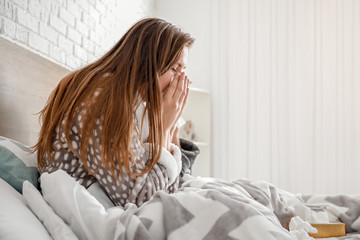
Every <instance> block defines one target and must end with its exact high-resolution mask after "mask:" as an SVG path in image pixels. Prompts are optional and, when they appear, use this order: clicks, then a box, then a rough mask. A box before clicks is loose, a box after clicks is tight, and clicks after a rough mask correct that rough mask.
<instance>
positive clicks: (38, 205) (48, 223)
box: [22, 181, 78, 240]
mask: <svg viewBox="0 0 360 240" xmlns="http://www.w3.org/2000/svg"><path fill="white" fill-rule="evenodd" d="M22 189H23V196H24V198H25V200H26V202H27V204H28V206H29V207H30V209H31V210H32V211H33V213H34V214H35V215H36V216H37V217H38V218H39V220H40V221H41V222H42V223H43V224H44V226H45V227H46V229H47V230H48V232H49V233H50V235H51V237H52V238H53V239H55V240H57V239H63V240H75V239H78V238H77V237H76V236H75V234H74V233H73V231H72V230H71V228H70V227H69V226H68V225H66V224H65V223H64V221H63V220H62V219H61V218H60V217H59V216H58V215H56V214H55V213H54V210H53V209H52V208H51V207H50V206H49V205H48V204H47V203H46V202H45V200H44V199H43V198H42V196H41V194H40V192H39V191H38V190H37V189H36V188H35V187H34V186H33V185H32V184H31V183H30V182H28V181H25V182H24V184H23V188H22Z"/></svg>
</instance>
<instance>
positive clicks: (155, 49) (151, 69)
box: [34, 18, 194, 176]
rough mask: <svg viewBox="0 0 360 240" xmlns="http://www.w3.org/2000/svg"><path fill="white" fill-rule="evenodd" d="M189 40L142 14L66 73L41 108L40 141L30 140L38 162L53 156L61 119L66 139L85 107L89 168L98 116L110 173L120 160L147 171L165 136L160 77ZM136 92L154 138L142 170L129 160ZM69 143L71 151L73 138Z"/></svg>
mask: <svg viewBox="0 0 360 240" xmlns="http://www.w3.org/2000/svg"><path fill="white" fill-rule="evenodd" d="M193 41H194V39H193V38H191V37H190V35H189V34H187V33H184V32H183V31H182V30H181V29H180V28H179V27H177V26H175V25H172V24H170V23H168V22H166V21H164V20H162V19H158V18H147V19H143V20H141V21H139V22H137V23H136V24H135V25H134V26H133V27H131V28H130V29H129V30H128V31H127V32H126V34H125V35H124V36H123V37H122V38H121V39H120V40H119V41H118V42H117V43H116V45H115V46H114V47H113V48H112V49H111V50H110V51H108V52H107V53H106V54H105V55H104V56H103V57H101V58H100V59H99V60H97V61H95V62H94V63H91V64H89V65H87V66H85V67H83V68H81V69H79V70H77V71H74V72H72V73H70V74H69V75H67V76H66V77H64V78H63V79H62V80H61V81H60V83H59V84H58V86H57V87H56V88H55V90H54V91H53V92H52V93H51V95H50V97H49V99H48V102H47V104H46V105H45V107H44V109H42V110H41V112H40V118H41V119H42V121H43V124H42V127H41V131H40V136H39V140H38V143H37V144H36V145H35V146H34V151H37V160H38V165H39V167H43V166H44V165H45V164H46V162H45V156H48V157H50V159H54V152H53V149H54V146H53V142H52V141H53V138H54V136H55V134H56V129H59V130H60V129H61V127H62V124H63V121H65V129H64V130H65V137H66V141H67V142H71V141H70V137H69V133H70V131H71V127H72V124H73V121H74V118H75V115H76V114H77V113H78V111H79V109H82V108H84V109H85V111H83V113H82V118H81V123H82V126H86V127H83V128H82V129H81V136H82V137H81V141H80V158H81V160H82V162H83V163H84V165H85V167H86V168H87V170H88V171H89V173H91V171H90V169H89V167H88V165H87V151H88V145H89V141H90V137H91V135H92V133H93V130H94V128H95V126H96V121H97V120H98V119H99V118H101V126H102V135H101V136H100V142H101V163H102V164H103V166H104V167H107V168H108V169H110V170H111V171H112V173H113V174H117V173H116V171H115V167H116V165H118V166H119V168H120V174H121V173H122V166H124V167H125V169H126V171H127V172H128V173H129V174H130V175H131V176H136V175H141V174H144V173H146V172H149V171H150V170H151V169H152V167H153V166H154V165H155V164H156V163H157V162H158V160H159V158H160V154H161V146H162V141H163V139H162V131H163V127H162V119H161V104H162V95H161V90H160V86H159V83H158V78H159V76H161V75H162V74H163V73H165V72H166V71H167V70H168V69H169V68H170V67H171V66H172V65H174V64H175V63H176V62H177V61H178V59H179V58H180V56H181V52H182V49H183V48H184V47H185V46H190V45H191V44H192V43H193ZM95 93H98V94H97V95H96V94H95ZM94 95H96V100H94ZM139 97H141V99H142V100H143V101H145V102H146V109H145V110H146V112H147V114H148V119H149V138H148V141H149V142H152V143H156V144H152V149H151V150H150V157H151V159H152V160H151V162H148V164H147V166H146V168H145V169H144V171H142V172H141V173H140V174H135V173H133V172H132V171H131V168H130V166H131V162H135V160H134V157H133V155H132V152H131V151H130V143H131V136H132V132H133V127H134V116H133V110H134V108H136V107H137V104H138V101H137V100H138V98H139ZM83 104H84V105H83ZM60 134H61V131H58V138H59V139H60ZM140 136H141V134H140ZM68 146H69V148H70V150H71V151H73V152H74V149H73V148H72V144H68Z"/></svg>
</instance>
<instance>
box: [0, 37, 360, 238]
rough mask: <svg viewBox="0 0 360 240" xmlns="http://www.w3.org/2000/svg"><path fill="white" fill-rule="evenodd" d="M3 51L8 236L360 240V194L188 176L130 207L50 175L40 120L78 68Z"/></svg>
mask: <svg viewBox="0 0 360 240" xmlns="http://www.w3.org/2000/svg"><path fill="white" fill-rule="evenodd" d="M0 54H1V56H2V57H1V58H0V81H1V82H0V175H1V176H0V177H1V178H0V192H1V193H0V239H2V240H6V239H184V238H187V239H246V240H251V239H254V240H257V239H261V240H263V239H269V240H270V239H277V240H278V239H299V240H300V239H311V238H310V236H309V235H308V233H307V232H308V231H312V230H314V229H312V228H311V226H310V225H309V224H308V223H307V222H306V221H308V222H313V223H314V222H321V221H323V222H325V221H327V222H338V221H341V222H344V223H345V224H346V231H347V233H348V235H347V236H346V237H342V238H340V237H336V238H331V239H360V234H357V233H356V232H358V231H360V195H338V196H324V195H312V196H302V195H301V194H292V193H289V192H286V191H283V190H281V189H278V188H277V187H276V186H273V185H272V184H271V183H268V182H264V181H258V180H249V179H238V180H236V181H232V182H230V181H224V180H221V179H214V178H201V177H196V178H195V177H192V176H191V175H186V176H185V178H184V183H183V185H182V187H181V189H180V191H179V192H177V193H175V194H166V193H165V192H162V191H159V192H157V193H156V194H155V195H154V196H153V198H152V199H151V200H150V201H149V202H147V203H146V204H143V205H142V206H141V207H137V206H136V205H134V204H127V205H126V206H125V207H124V208H122V207H114V205H113V204H112V202H111V201H110V200H109V198H107V196H106V194H105V193H104V191H103V190H102V188H101V186H100V185H98V184H93V185H92V186H91V187H90V188H89V189H85V188H83V187H82V186H81V185H79V184H78V183H77V182H76V181H75V180H74V179H73V178H71V177H70V176H69V175H67V174H66V173H65V172H62V171H56V172H54V173H52V174H43V175H41V177H40V176H39V174H38V171H37V167H36V155H35V153H32V152H31V150H30V149H29V147H28V146H31V145H33V144H34V143H35V142H36V138H37V134H38V131H39V122H38V116H37V115H35V113H37V112H38V111H39V110H40V109H41V108H42V107H43V105H44V104H45V102H46V99H47V97H48V95H49V94H50V92H51V91H52V89H53V88H54V87H55V86H56V84H57V82H58V81H59V80H60V79H61V78H62V77H63V76H65V75H66V74H67V73H68V72H69V71H68V70H67V69H64V68H62V67H60V66H58V65H56V64H54V63H52V62H50V61H48V60H46V59H44V58H42V57H40V56H38V55H36V54H33V53H31V52H30V51H28V50H25V49H23V48H22V47H20V46H17V45H15V44H13V43H11V42H9V41H7V40H5V39H2V38H0ZM195 164H196V163H195ZM39 179H40V180H41V181H40V183H41V184H40V183H39ZM299 216H300V218H299ZM304 220H306V221H304ZM289 228H290V230H291V231H289V230H288V229H289Z"/></svg>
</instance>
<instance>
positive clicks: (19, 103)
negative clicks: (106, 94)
mask: <svg viewBox="0 0 360 240" xmlns="http://www.w3.org/2000/svg"><path fill="white" fill-rule="evenodd" d="M69 72H70V71H69V70H68V69H66V68H64V67H61V66H59V65H57V64H55V63H53V62H51V61H49V60H47V59H45V58H43V57H41V56H39V55H37V54H35V53H33V52H31V51H29V50H27V49H25V48H23V47H21V46H18V45H16V44H14V43H12V42H10V41H8V40H6V39H4V38H2V37H0V136H4V137H8V138H11V139H15V140H17V141H20V142H22V143H24V144H27V145H29V146H32V145H34V144H35V143H36V141H37V138H38V134H39V130H40V122H39V115H38V114H37V113H38V112H39V111H40V110H41V109H42V108H43V107H44V105H45V103H46V101H47V99H48V97H49V95H50V93H51V91H52V90H53V89H54V88H55V87H56V85H57V83H58V82H59V81H60V80H61V79H62V78H63V77H64V76H65V75H66V74H68V73H69Z"/></svg>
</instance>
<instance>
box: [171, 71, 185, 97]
mask: <svg viewBox="0 0 360 240" xmlns="http://www.w3.org/2000/svg"><path fill="white" fill-rule="evenodd" d="M186 78H187V77H186V76H185V73H184V72H182V73H181V75H180V76H179V78H178V81H177V86H176V90H175V92H174V96H173V97H174V99H175V100H179V99H180V97H181V95H182V94H183V92H184V89H185V81H186Z"/></svg>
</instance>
